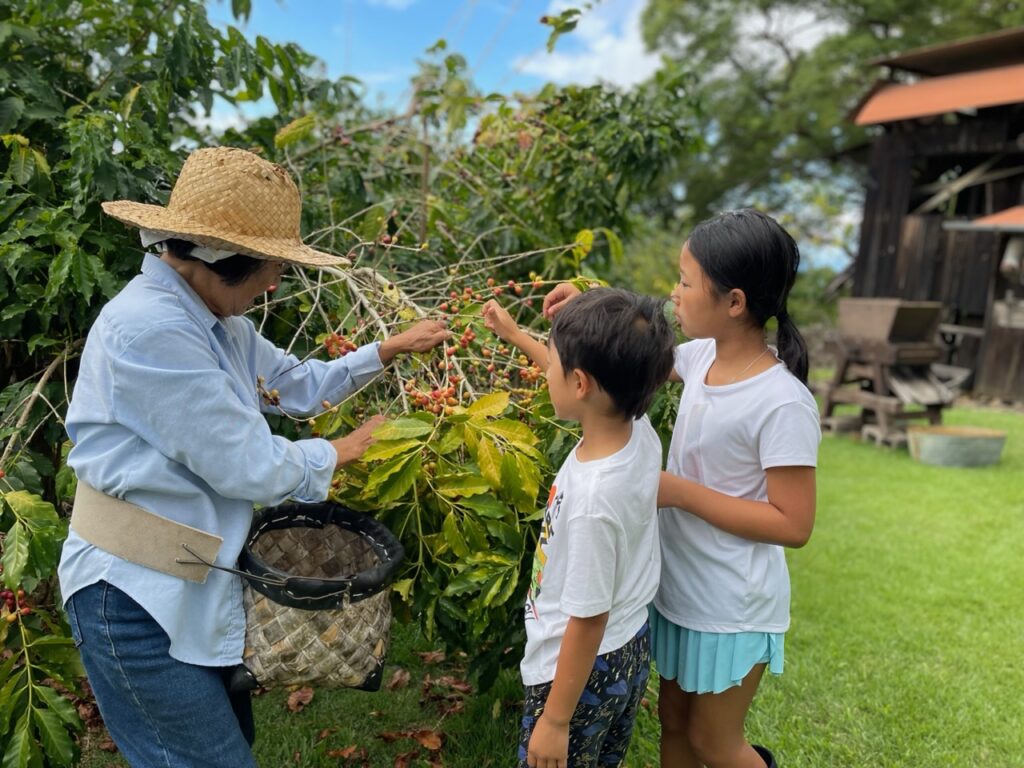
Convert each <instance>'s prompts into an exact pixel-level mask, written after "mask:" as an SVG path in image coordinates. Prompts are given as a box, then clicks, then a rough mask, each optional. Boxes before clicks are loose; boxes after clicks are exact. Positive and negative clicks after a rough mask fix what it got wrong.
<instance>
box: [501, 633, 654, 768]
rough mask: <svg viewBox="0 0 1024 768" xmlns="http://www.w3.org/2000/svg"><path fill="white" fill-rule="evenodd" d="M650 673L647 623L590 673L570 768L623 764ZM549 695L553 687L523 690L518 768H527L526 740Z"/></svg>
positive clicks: (572, 727)
mask: <svg viewBox="0 0 1024 768" xmlns="http://www.w3.org/2000/svg"><path fill="white" fill-rule="evenodd" d="M650 671H651V632H650V626H649V624H648V623H646V622H645V623H644V625H643V626H642V627H641V628H640V631H639V632H637V633H636V635H634V636H633V639H631V640H630V641H629V642H628V643H626V644H625V645H624V646H622V647H621V648H619V649H618V650H615V651H612V652H611V653H605V654H602V655H600V656H598V657H597V659H595V660H594V669H593V671H592V672H591V673H590V678H589V679H588V680H587V685H586V688H584V689H583V694H582V695H581V696H580V702H579V704H577V705H576V711H575V712H574V713H573V716H572V720H571V721H570V723H569V763H568V768H596V767H597V766H601V768H606V766H615V765H621V764H622V761H623V759H624V758H625V757H626V749H627V748H628V747H629V740H630V737H631V736H632V735H633V723H634V722H635V721H636V715H637V711H638V710H639V708H640V701H641V700H642V699H643V696H644V693H645V692H646V691H647V678H648V677H649V675H650ZM549 693H551V683H544V684H543V685H528V686H526V702H525V704H524V706H523V724H522V730H521V732H520V735H519V762H518V765H519V768H527V763H526V750H527V747H528V746H529V744H530V736H531V735H532V734H533V726H534V725H535V724H536V722H537V718H539V717H540V716H541V714H542V713H543V712H544V704H545V703H546V702H547V699H548V694H549Z"/></svg>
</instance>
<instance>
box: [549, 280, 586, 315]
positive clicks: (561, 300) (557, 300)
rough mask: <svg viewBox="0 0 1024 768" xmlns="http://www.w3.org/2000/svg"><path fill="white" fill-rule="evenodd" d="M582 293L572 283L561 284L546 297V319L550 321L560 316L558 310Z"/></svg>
mask: <svg viewBox="0 0 1024 768" xmlns="http://www.w3.org/2000/svg"><path fill="white" fill-rule="evenodd" d="M580 293H581V291H580V289H579V288H577V287H576V286H575V285H573V284H572V283H559V284H558V285H556V286H555V287H554V288H552V289H551V290H550V291H549V292H548V295H547V296H545V297H544V317H546V318H547V319H548V320H550V319H551V318H553V317H554V316H555V315H556V314H558V310H560V309H561V308H562V307H564V306H565V305H566V304H567V303H568V302H569V301H570V300H572V299H574V298H575V297H577V296H579V295H580Z"/></svg>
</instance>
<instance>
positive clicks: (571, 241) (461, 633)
mask: <svg viewBox="0 0 1024 768" xmlns="http://www.w3.org/2000/svg"><path fill="white" fill-rule="evenodd" d="M232 7H233V9H234V11H235V13H236V15H241V16H244V15H245V14H247V12H248V2H243V1H242V0H236V1H235V2H233V3H232ZM317 72H318V70H317V68H316V62H315V61H314V59H313V58H312V57H310V56H309V55H308V54H306V53H305V52H304V51H302V50H301V49H299V48H298V47H296V46H294V45H276V44H273V43H271V42H270V41H268V40H266V39H264V38H259V37H258V38H256V39H255V40H249V39H247V38H246V37H245V36H244V35H243V34H242V33H241V32H240V31H238V30H237V29H235V28H233V27H230V26H229V27H226V28H224V29H220V28H215V27H213V26H212V25H211V24H210V22H209V21H208V19H207V17H206V12H205V8H204V5H203V3H201V2H198V0H185V1H183V2H177V3H173V4H167V3H163V2H158V1H157V0H134V1H133V2H130V3H109V2H105V1H102V0H78V1H77V2H67V1H66V0H18V2H11V0H0V144H2V149H0V153H4V154H5V155H6V160H5V161H0V361H2V362H0V445H2V449H0V549H2V555H0V567H2V592H0V752H2V754H3V763H2V765H3V768H9V767H10V766H39V765H43V764H51V765H69V764H71V763H72V762H73V761H74V759H75V756H76V750H77V745H76V738H75V734H76V732H77V731H78V730H80V728H81V721H80V717H79V714H78V711H77V710H76V707H75V705H74V704H73V703H72V702H74V701H77V699H75V696H76V695H78V694H81V693H82V689H81V687H80V685H79V680H80V678H81V675H82V670H81V667H80V663H79V660H78V656H77V651H76V650H75V648H74V647H73V644H72V642H71V640H70V637H69V632H68V628H67V625H66V623H65V621H64V619H63V614H62V612H61V611H60V608H59V606H60V603H61V598H60V595H59V594H58V589H57V584H56V579H55V575H54V574H55V570H56V564H57V561H58V559H59V552H60V546H61V543H62V541H63V539H64V537H65V536H66V533H67V515H68V512H69V507H70V499H71V498H72V497H73V495H74V489H75V478H74V475H73V473H72V472H71V471H70V469H69V468H68V467H67V465H66V456H67V452H68V450H69V445H68V443H67V439H66V435H65V433H64V429H63V417H64V414H65V413H66V409H67V402H68V399H69V396H70V393H71V391H72V390H73V387H74V379H75V375H76V370H77V356H78V355H79V353H80V351H81V348H82V344H83V342H84V338H85V335H86V333H87V331H88V329H89V326H90V325H91V323H92V322H93V320H94V319H95V317H96V314H97V313H98V311H99V309H100V308H101V307H102V305H103V304H104V303H105V302H106V301H107V300H109V299H110V298H111V297H112V296H113V295H114V294H115V293H116V292H117V291H118V290H119V289H120V288H121V287H122V286H123V285H124V283H125V282H127V280H129V279H130V278H131V277H133V276H134V275H135V274H136V272H137V270H138V265H139V262H140V259H141V251H140V248H139V245H138V239H137V233H136V232H135V231H134V230H130V229H128V228H125V227H123V226H122V225H121V224H119V223H118V222H116V221H113V220H112V219H109V218H106V217H104V216H103V215H102V212H101V210H100V205H99V204H100V203H101V202H102V201H105V200H113V199H133V200H139V201H143V202H152V203H158V204H165V203H166V201H167V197H168V194H169V192H170V188H171V186H172V184H173V180H174V178H175V177H176V175H177V172H178V170H179V169H180V167H181V163H182V162H183V160H184V158H185V157H186V156H187V154H188V151H189V150H190V149H191V148H193V147H196V146H203V145H211V144H224V145H231V146H240V147H245V148H249V149H252V150H254V151H258V152H261V153H262V154H263V155H264V156H265V157H267V158H268V159H271V160H273V161H275V162H279V163H281V164H283V165H284V166H285V167H286V168H288V169H289V170H290V171H291V173H292V174H293V176H294V177H295V179H296V181H297V182H298V183H299V185H300V189H301V190H302V194H303V206H304V208H303V231H304V232H305V233H307V238H306V239H307V242H309V243H310V244H311V245H313V246H314V247H317V248H320V249H324V250H329V251H333V252H335V253H338V254H339V255H344V256H347V257H348V259H349V261H350V262H351V265H350V266H348V267H344V268H340V269H330V270H323V271H320V272H315V273H314V272H307V271H304V270H293V271H292V272H291V273H290V274H289V275H287V276H286V278H285V279H284V280H283V281H282V284H281V287H280V288H279V290H278V291H277V292H275V293H274V294H273V295H272V296H269V295H268V296H267V297H266V299H265V300H263V301H262V302H261V303H260V304H259V305H258V306H256V307H255V308H254V309H253V310H252V313H251V317H252V319H253V321H254V322H255V323H256V324H257V326H258V327H259V328H260V331H261V332H262V333H263V334H264V335H265V336H266V337H268V338H269V339H271V340H273V341H274V342H275V343H277V344H278V345H279V346H281V347H282V348H285V349H288V350H289V351H290V352H292V353H294V354H296V355H297V356H298V357H299V358H300V359H308V358H310V357H314V356H315V357H321V358H323V359H328V358H334V357H339V356H342V355H344V354H347V353H348V352H349V351H351V350H352V349H353V348H354V347H355V346H357V345H360V344H363V343H367V342H370V341H373V340H379V339H382V338H385V337H387V336H388V335H390V334H393V333H395V332H397V331H400V330H402V329H403V328H405V327H407V326H408V325H410V324H412V323H413V322H415V321H416V320H417V319H419V318H423V317H433V318H441V317H443V318H446V319H447V321H448V323H449V327H450V329H451V330H452V334H453V335H452V339H451V342H450V343H449V344H448V345H447V346H446V347H445V348H444V349H441V350H437V351H435V352H433V353H431V354H425V355H411V356H405V357H403V358H401V359H399V360H396V361H395V362H393V363H392V364H391V365H389V367H388V369H387V370H386V371H385V372H384V373H383V374H382V376H381V377H380V378H378V380H377V381H376V382H375V383H374V384H372V385H371V386H369V387H367V388H366V389H365V390H363V391H362V392H360V393H358V394H357V395H355V396H354V397H352V398H350V399H349V400H348V401H346V402H345V403H342V404H341V405H339V406H337V407H335V408H331V409H328V410H326V411H325V413H323V414H322V415H320V416H318V417H317V418H315V419H313V420H311V421H310V420H307V419H302V418H294V417H293V416H292V415H290V414H286V413H279V414H278V415H275V416H270V417H269V419H270V421H271V425H272V427H273V428H274V429H275V430H277V431H279V432H280V433H282V434H285V435H288V436H291V437H304V436H310V435H322V436H325V437H333V436H336V435H338V434H341V433H344V432H345V431H346V430H348V429H350V428H352V427H353V426H354V425H355V424H357V423H359V422H360V421H361V420H362V419H364V418H365V417H367V416H368V415H370V414H372V413H385V414H388V415H389V416H390V417H392V418H391V420H390V421H389V422H388V423H387V424H386V425H385V426H384V427H383V428H382V430H381V433H380V435H379V438H380V439H379V441H378V442H377V443H376V444H375V445H374V446H373V448H372V449H371V450H370V452H369V453H368V454H367V455H366V457H365V460H364V461H363V462H360V463H358V464H356V465H353V466H350V467H347V468H346V470H345V471H344V472H341V473H339V474H338V475H337V476H336V478H335V481H334V487H333V488H332V496H333V497H334V498H336V499H337V500H339V501H341V502H343V503H345V504H348V505H349V506H351V507H353V508H356V509H360V510H365V511H368V512H371V513H373V514H375V515H378V516H379V517H380V518H381V519H382V520H384V521H385V522H386V523H387V524H388V525H389V526H390V527H391V528H392V530H394V531H395V532H396V533H397V534H398V535H399V536H400V537H401V539H402V541H403V543H404V544H405V546H406V549H407V552H408V557H407V561H406V563H405V566H404V571H403V572H402V573H401V574H400V576H399V579H398V581H397V582H396V584H395V587H394V599H395V607H396V613H397V615H398V616H399V618H400V619H402V620H407V621H418V622H419V623H420V624H421V626H422V627H423V629H424V631H426V632H427V633H430V634H432V636H435V637H437V638H438V639H439V640H440V641H442V642H444V643H445V644H447V645H448V646H449V647H451V648H458V649H461V650H464V651H466V652H467V653H468V654H469V656H470V658H471V660H472V663H473V668H474V670H475V672H476V673H477V675H478V677H479V679H480V680H481V681H483V682H485V683H486V682H487V681H488V680H489V679H491V678H492V677H493V675H494V673H495V671H496V670H497V669H498V668H499V667H500V666H502V665H510V664H515V663H516V662H517V661H518V646H519V644H520V643H521V640H522V638H521V625H522V622H521V616H520V607H521V598H522V595H523V592H524V590H525V581H524V577H523V575H524V570H523V568H522V567H521V566H522V563H523V561H524V559H526V558H529V557H531V556H532V549H533V545H534V534H533V532H532V527H533V526H532V525H531V521H532V520H533V519H534V517H535V515H536V514H537V510H538V509H539V504H538V500H541V501H542V500H543V499H542V498H541V497H542V495H543V493H545V492H546V488H547V483H548V482H549V480H550V475H551V472H552V470H553V468H554V467H557V465H558V463H559V462H560V461H561V458H562V457H563V456H564V454H565V453H566V451H568V449H569V448H570V447H571V445H572V442H573V439H574V436H573V434H572V431H571V429H570V428H569V427H568V426H567V425H564V424H560V423H558V422H557V421H556V420H555V419H554V415H553V413H552V411H551V408H550V404H549V402H548V400H547V396H546V392H545V389H544V380H543V375H542V374H543V372H542V371H539V370H538V369H537V368H536V367H535V366H533V365H532V364H531V363H530V361H529V360H527V359H526V358H524V357H522V356H521V355H520V354H519V353H518V351H517V350H514V349H509V348H506V347H505V346H503V345H502V344H500V343H499V342H497V340H496V339H494V338H493V337H492V336H491V335H490V334H489V333H488V332H487V331H486V330H485V329H484V328H483V327H482V323H481V321H480V319H479V311H480V307H481V305H482V303H483V302H484V301H486V300H487V299H489V298H494V297H497V298H498V299H499V300H500V301H502V302H503V303H505V304H506V306H508V307H509V308H510V309H511V310H512V311H513V312H514V314H516V315H517V316H518V317H519V319H520V321H521V322H522V323H523V324H524V325H526V326H529V327H532V328H534V329H536V330H537V332H541V333H542V332H543V330H544V329H543V325H544V324H543V321H542V320H541V318H540V317H539V310H540V303H541V300H542V297H543V294H544V293H545V292H546V291H547V290H548V289H549V288H550V287H551V286H553V285H554V284H556V283H557V282H558V281H560V280H563V279H579V280H580V281H581V283H583V284H586V283H590V282H593V281H595V280H600V277H601V275H603V274H605V273H606V270H607V268H608V266H609V265H610V264H612V263H613V262H615V261H617V260H622V259H624V258H626V257H625V255H624V248H623V245H622V238H623V237H624V236H628V235H629V233H630V230H631V226H630V223H631V217H632V216H634V215H635V211H636V210H637V206H638V205H639V204H640V203H641V202H642V200H643V196H644V194H645V192H646V191H647V190H648V189H649V188H650V186H651V184H652V182H653V180H654V179H655V178H656V177H657V176H658V175H659V174H660V173H662V172H663V171H664V170H665V169H667V168H669V167H671V165H672V164H673V162H674V158H677V157H679V156H680V154H681V153H685V152H686V151H688V149H689V148H691V147H692V146H693V144H694V139H693V137H692V136H691V131H690V126H691V125H692V113H693V110H692V106H691V104H690V102H689V100H688V98H687V95H686V88H687V85H688V81H687V79H686V77H684V76H683V75H682V74H680V73H674V72H673V71H671V70H665V71H663V72H661V73H659V74H658V75H657V76H656V77H655V78H654V79H653V80H651V81H650V82H649V83H646V84H644V85H642V86H639V87H637V88H636V89H634V90H632V91H630V92H628V93H621V92H617V91H615V90H612V89H609V88H605V87H599V86H595V87H588V88H579V87H566V88H555V87H547V88H545V89H543V90H541V91H540V92H539V93H537V94H535V95H533V96H531V97H517V98H511V97H506V96H503V95H500V94H484V93H480V92H479V91H478V90H477V89H476V88H475V87H474V85H473V84H472V82H471V81H470V80H469V79H468V78H467V76H466V65H465V61H464V60H463V59H462V57H461V56H459V55H458V54H455V53H450V52H448V51H447V50H446V48H445V45H444V43H443V42H439V43H438V44H437V45H436V46H434V47H433V48H431V49H430V50H429V51H427V52H426V54H425V56H424V59H423V61H422V62H421V64H420V69H419V72H418V73H417V75H416V76H415V77H414V78H413V81H412V92H413V96H412V98H411V100H410V102H409V105H408V108H407V109H405V110H404V111H401V112H394V113H391V112H389V113H382V112H380V111H375V110H372V109H370V108H368V107H366V106H365V105H364V103H363V101H362V100H361V88H360V84H359V83H358V82H357V81H354V80H352V79H351V78H340V79H337V80H327V79H324V78H323V77H322V76H320V75H318V74H317ZM264 93H269V95H270V96H271V98H272V99H273V102H274V104H275V106H276V108H277V110H278V113H277V114H276V115H275V116H273V117H265V118H259V119H255V120H252V121H250V122H248V124H247V125H246V126H245V127H244V128H239V129H229V130H227V131H225V132H224V133H222V134H220V135H215V134H214V133H213V132H212V131H211V129H210V128H209V127H208V121H207V120H206V119H205V118H206V117H207V116H208V115H209V111H210V109H211V107H212V105H213V104H214V103H215V102H216V103H220V102H227V103H229V104H239V103H242V102H245V101H256V100H258V99H260V98H261V97H262V96H263V94H264ZM253 385H254V387H259V388H261V389H262V391H264V392H265V393H266V395H267V396H268V397H270V398H272V397H273V389H274V386H273V382H272V381H257V382H253ZM666 402H667V401H666ZM659 413H662V415H663V416H664V418H665V419H668V418H670V414H669V413H668V411H667V410H665V411H659Z"/></svg>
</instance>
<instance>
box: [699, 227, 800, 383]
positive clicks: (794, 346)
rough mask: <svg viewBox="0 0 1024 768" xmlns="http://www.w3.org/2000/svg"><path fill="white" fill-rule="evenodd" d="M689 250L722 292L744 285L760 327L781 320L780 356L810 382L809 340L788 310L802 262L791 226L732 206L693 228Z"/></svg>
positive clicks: (794, 372) (778, 336) (748, 307)
mask: <svg viewBox="0 0 1024 768" xmlns="http://www.w3.org/2000/svg"><path fill="white" fill-rule="evenodd" d="M687 243H688V244H689V248H690V253H692V254H693V258H694V259H695V260H696V262H697V263H698V264H700V268H701V269H702V270H704V274H705V275H707V276H708V278H710V280H711V283H712V285H713V286H714V287H715V290H716V291H717V292H718V294H719V295H724V294H726V293H728V292H729V291H731V290H732V289H733V288H739V289H740V290H741V291H743V293H744V294H745V295H746V297H747V310H748V311H749V312H750V316H751V317H752V318H753V320H754V323H756V324H757V327H758V328H764V325H765V323H767V322H768V319H769V318H771V317H775V318H777V319H778V322H779V330H778V333H777V334H776V335H777V340H776V343H777V345H778V349H779V358H781V360H782V362H784V363H785V364H786V367H787V368H788V369H789V371H790V373H792V374H793V375H794V376H796V377H797V378H798V379H800V381H802V382H803V383H804V384H806V383H807V345H806V344H805V343H804V338H803V336H801V335H800V331H798V330H797V327H796V324H795V323H794V322H793V319H792V318H791V317H790V316H789V308H788V307H787V301H788V299H789V290H790V289H791V288H792V287H793V281H794V280H796V273H797V270H798V269H799V268H800V249H799V248H797V245H796V241H795V240H793V238H792V237H791V236H790V234H789V232H787V231H786V230H785V229H783V228H782V226H781V225H780V224H779V222H777V221H776V220H775V219H773V218H772V217H771V216H767V215H765V214H763V213H761V212H760V211H755V210H754V209H752V208H743V209H741V210H738V211H728V212H726V213H723V214H720V215H718V216H715V217H714V218H712V219H708V220H707V221H702V222H701V223H700V224H698V225H697V226H696V227H694V228H693V232H691V233H690V237H689V239H688V240H687Z"/></svg>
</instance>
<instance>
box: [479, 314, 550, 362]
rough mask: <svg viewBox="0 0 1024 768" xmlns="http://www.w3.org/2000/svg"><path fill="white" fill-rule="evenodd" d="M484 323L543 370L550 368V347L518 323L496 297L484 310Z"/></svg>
mask: <svg viewBox="0 0 1024 768" xmlns="http://www.w3.org/2000/svg"><path fill="white" fill-rule="evenodd" d="M482 314H483V317H484V325H485V326H486V327H487V328H488V329H489V330H491V331H494V333H495V334H496V335H497V336H498V338H500V339H501V340H502V341H506V342H508V343H509V344H511V345H512V346H514V347H517V348H518V349H521V350H522V351H523V352H525V353H526V354H527V355H528V356H529V358H530V359H531V360H533V362H535V363H536V364H537V365H538V366H540V368H541V370H544V371H546V370H547V369H548V348H547V347H546V346H544V345H543V344H541V343H540V342H539V341H537V340H536V339H534V338H533V337H531V336H530V335H529V334H527V333H526V332H525V331H523V329H522V328H520V327H519V326H518V325H516V321H515V320H513V319H512V315H510V314H509V313H508V311H507V310H506V309H505V308H504V307H502V306H501V305H500V304H499V303H498V302H496V301H495V300H494V299H491V300H490V301H488V302H487V303H486V304H484V308H483V310H482Z"/></svg>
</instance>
